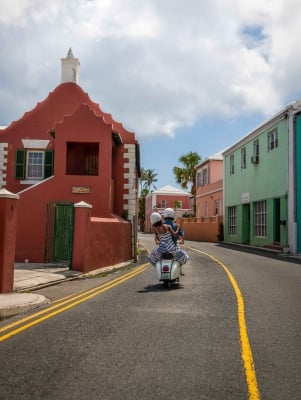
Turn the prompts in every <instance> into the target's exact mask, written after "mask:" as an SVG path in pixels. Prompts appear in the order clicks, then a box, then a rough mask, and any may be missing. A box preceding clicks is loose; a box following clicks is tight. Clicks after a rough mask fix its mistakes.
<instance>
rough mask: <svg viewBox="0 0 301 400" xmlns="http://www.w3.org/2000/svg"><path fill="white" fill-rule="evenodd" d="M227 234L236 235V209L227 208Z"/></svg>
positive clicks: (234, 207) (233, 207)
mask: <svg viewBox="0 0 301 400" xmlns="http://www.w3.org/2000/svg"><path fill="white" fill-rule="evenodd" d="M228 233H229V235H236V233H237V207H236V206H232V207H228Z"/></svg>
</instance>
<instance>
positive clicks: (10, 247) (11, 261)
mask: <svg viewBox="0 0 301 400" xmlns="http://www.w3.org/2000/svg"><path fill="white" fill-rule="evenodd" d="M19 198H20V197H19V196H18V195H17V194H13V193H11V192H9V191H8V190H6V189H1V190H0V238H2V239H1V240H0V293H8V292H12V291H13V290H14V268H15V250H16V233H17V203H16V200H18V199H19Z"/></svg>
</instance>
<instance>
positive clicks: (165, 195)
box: [144, 185, 192, 232]
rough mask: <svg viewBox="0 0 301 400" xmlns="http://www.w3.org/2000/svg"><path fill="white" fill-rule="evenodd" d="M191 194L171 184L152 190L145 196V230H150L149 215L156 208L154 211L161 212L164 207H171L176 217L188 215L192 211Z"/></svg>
mask: <svg viewBox="0 0 301 400" xmlns="http://www.w3.org/2000/svg"><path fill="white" fill-rule="evenodd" d="M191 201H192V195H191V193H189V192H186V191H184V190H181V189H177V188H175V187H173V186H171V185H167V186H164V187H162V188H160V189H158V190H155V191H153V192H152V193H150V194H149V195H148V196H146V198H145V228H144V230H145V232H151V231H152V227H151V223H150V215H151V213H152V212H153V211H154V208H156V211H158V212H159V213H163V211H164V209H165V208H168V207H170V208H173V209H174V210H175V212H176V216H177V217H182V216H183V214H187V215H190V214H191V213H192V206H191Z"/></svg>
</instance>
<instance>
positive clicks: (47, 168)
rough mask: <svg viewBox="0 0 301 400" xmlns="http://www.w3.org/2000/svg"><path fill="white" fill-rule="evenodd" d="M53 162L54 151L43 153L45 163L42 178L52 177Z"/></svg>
mask: <svg viewBox="0 0 301 400" xmlns="http://www.w3.org/2000/svg"><path fill="white" fill-rule="evenodd" d="M53 161H54V151H53V150H47V151H45V163H44V177H45V178H49V177H50V176H52V175H53Z"/></svg>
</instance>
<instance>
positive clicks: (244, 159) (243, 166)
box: [241, 147, 247, 169]
mask: <svg viewBox="0 0 301 400" xmlns="http://www.w3.org/2000/svg"><path fill="white" fill-rule="evenodd" d="M246 168H247V152H246V148H245V147H243V148H242V149H241V169H246Z"/></svg>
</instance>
